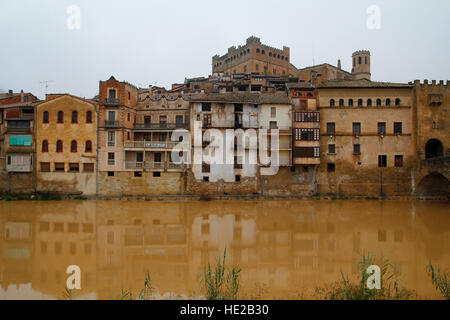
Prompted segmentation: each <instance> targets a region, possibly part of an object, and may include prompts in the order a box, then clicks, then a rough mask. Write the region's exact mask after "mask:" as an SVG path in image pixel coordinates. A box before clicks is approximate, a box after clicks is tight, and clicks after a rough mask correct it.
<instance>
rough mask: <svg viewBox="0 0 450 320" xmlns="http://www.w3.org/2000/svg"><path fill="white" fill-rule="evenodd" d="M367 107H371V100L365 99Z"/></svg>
mask: <svg viewBox="0 0 450 320" xmlns="http://www.w3.org/2000/svg"><path fill="white" fill-rule="evenodd" d="M367 106H368V107H371V106H372V99H367Z"/></svg>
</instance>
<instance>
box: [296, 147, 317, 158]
mask: <svg viewBox="0 0 450 320" xmlns="http://www.w3.org/2000/svg"><path fill="white" fill-rule="evenodd" d="M294 156H295V157H296V158H319V157H320V148H319V147H295V149H294Z"/></svg>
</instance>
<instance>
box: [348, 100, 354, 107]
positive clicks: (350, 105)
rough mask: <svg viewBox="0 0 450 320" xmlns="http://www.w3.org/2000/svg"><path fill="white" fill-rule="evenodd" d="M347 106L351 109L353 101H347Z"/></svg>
mask: <svg viewBox="0 0 450 320" xmlns="http://www.w3.org/2000/svg"><path fill="white" fill-rule="evenodd" d="M348 106H349V107H353V99H348Z"/></svg>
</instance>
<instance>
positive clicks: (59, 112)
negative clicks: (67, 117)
mask: <svg viewBox="0 0 450 320" xmlns="http://www.w3.org/2000/svg"><path fill="white" fill-rule="evenodd" d="M57 122H58V123H63V122H64V112H62V111H58V119H57Z"/></svg>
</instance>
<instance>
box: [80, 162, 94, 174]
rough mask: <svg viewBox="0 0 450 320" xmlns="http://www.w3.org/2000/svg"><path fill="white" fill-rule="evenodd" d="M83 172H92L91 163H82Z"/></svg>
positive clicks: (92, 165)
mask: <svg viewBox="0 0 450 320" xmlns="http://www.w3.org/2000/svg"><path fill="white" fill-rule="evenodd" d="M83 172H94V164H93V163H83Z"/></svg>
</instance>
